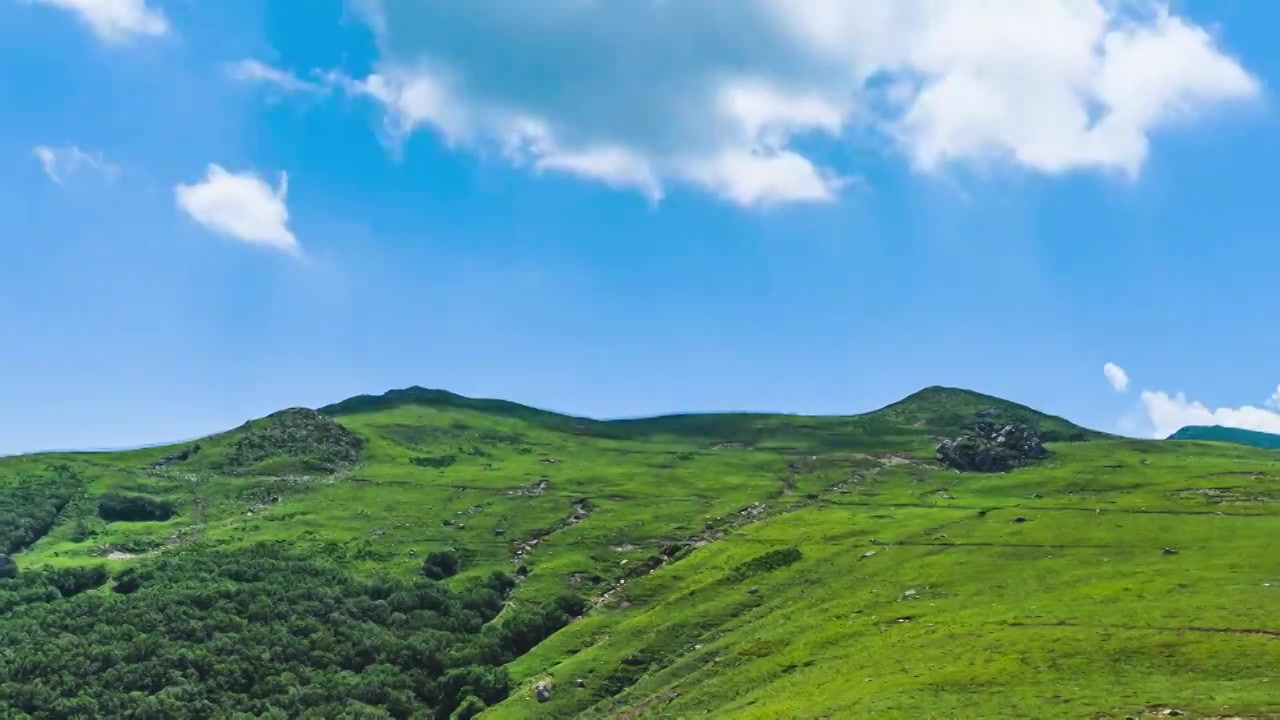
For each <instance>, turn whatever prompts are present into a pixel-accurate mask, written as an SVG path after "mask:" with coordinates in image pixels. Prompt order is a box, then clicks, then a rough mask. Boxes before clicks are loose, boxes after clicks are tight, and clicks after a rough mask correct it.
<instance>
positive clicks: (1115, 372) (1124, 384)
mask: <svg viewBox="0 0 1280 720" xmlns="http://www.w3.org/2000/svg"><path fill="white" fill-rule="evenodd" d="M1102 374H1103V375H1106V376H1107V382H1109V383H1111V387H1112V388H1114V389H1115V391H1116V392H1119V393H1122V392H1125V391H1126V390H1128V389H1129V373H1126V372H1125V371H1124V368H1122V367H1120V366H1119V365H1116V364H1115V363H1107V364H1106V365H1103V366H1102Z"/></svg>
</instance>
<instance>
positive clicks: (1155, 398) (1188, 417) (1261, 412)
mask: <svg viewBox="0 0 1280 720" xmlns="http://www.w3.org/2000/svg"><path fill="white" fill-rule="evenodd" d="M1277 392H1280V388H1277ZM1142 405H1143V407H1144V408H1145V409H1146V412H1147V418H1148V419H1149V420H1150V422H1151V427H1152V428H1153V430H1154V436H1155V437H1158V438H1164V437H1168V436H1169V435H1171V434H1173V433H1175V432H1177V431H1178V430H1181V429H1182V428H1184V427H1186V426H1188V425H1221V426H1223V427H1232V428H1240V429H1243V430H1258V431H1261V432H1269V433H1277V434H1280V413H1275V412H1272V411H1270V410H1267V409H1266V408H1260V407H1254V406H1252V405H1245V406H1243V407H1238V408H1212V409H1211V408H1209V407H1208V406H1206V405H1205V404H1204V403H1201V402H1196V401H1193V400H1188V399H1187V396H1186V395H1185V394H1183V393H1177V394H1175V395H1169V394H1168V393H1164V392H1152V391H1149V390H1144V391H1143V393H1142Z"/></svg>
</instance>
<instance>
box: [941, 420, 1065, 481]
mask: <svg viewBox="0 0 1280 720" xmlns="http://www.w3.org/2000/svg"><path fill="white" fill-rule="evenodd" d="M1048 454H1049V451H1048V450H1046V449H1045V447H1044V443H1043V440H1042V438H1041V436H1040V433H1039V431H1037V430H1036V429H1035V428H1033V427H1031V426H1030V425H1028V424H1026V423H1023V422H1017V421H1009V422H1000V421H997V419H996V415H995V413H994V412H993V411H989V410H984V411H981V412H979V413H978V414H977V416H976V418H975V420H974V423H973V425H972V427H971V428H970V431H969V432H968V433H966V434H964V435H961V436H960V437H957V438H952V439H949V440H943V441H942V443H941V444H939V445H938V448H937V458H938V462H941V463H942V464H944V465H946V466H948V467H951V468H954V469H956V470H961V471H964V472H1005V471H1008V470H1012V469H1013V468H1015V467H1019V466H1021V465H1026V464H1028V463H1030V462H1033V461H1035V460H1039V459H1041V458H1044V457H1046V456H1047V455H1048Z"/></svg>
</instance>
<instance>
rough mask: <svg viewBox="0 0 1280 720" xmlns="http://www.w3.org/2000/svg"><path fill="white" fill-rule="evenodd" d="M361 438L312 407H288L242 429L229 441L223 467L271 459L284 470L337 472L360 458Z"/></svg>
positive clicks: (235, 468)
mask: <svg viewBox="0 0 1280 720" xmlns="http://www.w3.org/2000/svg"><path fill="white" fill-rule="evenodd" d="M363 447H364V441H363V440H361V439H360V436H358V435H356V434H355V433H353V432H351V431H350V430H348V429H346V428H344V427H342V426H341V425H339V424H338V423H336V422H334V421H333V419H332V418H330V417H329V416H327V415H324V414H323V413H319V412H316V411H315V410H308V409H306V408H291V409H289V410H281V411H280V412H278V413H275V414H274V415H270V416H268V417H266V418H263V419H262V420H260V421H257V422H255V423H252V424H250V425H248V426H247V427H245V428H244V429H243V434H242V435H241V436H240V437H239V438H238V439H237V440H236V441H235V442H234V443H232V445H231V447H230V448H229V451H228V453H227V457H226V462H225V464H224V469H225V470H228V471H231V472H246V471H252V470H254V469H257V468H254V466H255V465H258V464H259V463H264V462H267V461H270V462H271V463H272V464H273V465H279V467H272V468H270V469H271V470H272V471H275V472H274V473H273V474H279V473H280V472H284V471H301V472H337V471H338V470H342V469H345V468H349V467H351V466H352V465H354V464H355V463H356V461H358V460H359V459H360V451H361V449H362V448H363Z"/></svg>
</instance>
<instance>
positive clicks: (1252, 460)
mask: <svg viewBox="0 0 1280 720" xmlns="http://www.w3.org/2000/svg"><path fill="white" fill-rule="evenodd" d="M991 405H997V406H999V407H1001V408H1002V410H1004V411H1005V412H1007V413H1010V414H1015V415H1019V416H1023V417H1027V418H1029V419H1031V420H1033V421H1035V422H1037V424H1039V425H1041V427H1042V428H1043V429H1045V430H1046V431H1049V432H1050V433H1051V434H1053V435H1054V436H1055V437H1060V438H1064V439H1065V438H1068V437H1088V438H1091V439H1093V438H1098V437H1100V436H1098V435H1097V434H1087V433H1086V434H1082V432H1081V431H1080V429H1079V428H1075V427H1074V426H1071V425H1070V424H1069V423H1067V422H1066V421H1064V420H1062V419H1060V418H1052V417H1049V416H1043V415H1039V414H1035V413H1032V412H1031V411H1029V410H1026V409H1025V408H1020V407H1018V406H1012V405H1009V404H1007V403H1003V401H999V400H995V399H993V398H987V397H984V396H979V395H976V394H973V393H965V392H962V391H954V390H947V389H942V388H931V389H929V390H925V391H922V392H921V393H917V394H916V395H914V396H912V397H911V398H908V399H907V400H904V401H902V402H900V403H897V404H895V405H893V406H890V407H888V408H885V409H884V410H881V411H878V412H876V413H870V414H867V415H862V416H853V417H844V418H808V417H792V416H776V415H714V416H673V417H667V418H656V419H650V420H635V421H614V422H599V421H593V420H584V419H580V418H568V417H565V416H560V415H555V414H553V413H545V412H541V411H536V410H532V409H530V408H523V407H522V406H518V405H514V404H510V403H502V402H499V401H475V400H469V399H466V398H459V397H458V396H453V395H448V394H445V393H439V392H438V391H426V390H421V389H412V390H409V391H401V392H400V393H399V394H396V395H391V396H389V397H388V396H383V397H379V398H359V399H355V400H353V401H349V402H347V403H341V404H339V405H337V406H330V407H329V408H326V409H325V410H326V412H329V413H331V414H333V415H334V416H335V417H336V418H337V419H338V420H339V421H340V422H341V423H342V424H343V425H344V426H346V427H347V428H349V429H351V430H353V431H355V432H356V433H358V434H360V435H361V436H362V437H363V438H364V439H365V442H366V447H365V456H364V461H363V462H362V464H361V465H360V466H359V467H357V468H355V469H354V470H352V471H350V472H344V473H339V474H337V475H334V476H305V475H303V476H290V475H288V474H287V468H283V467H277V468H274V469H273V470H272V472H279V473H284V474H282V475H277V476H231V475H226V474H222V473H220V472H218V471H217V460H218V458H219V457H222V455H223V454H224V451H225V448H226V446H227V444H228V443H230V442H232V441H233V440H234V438H235V437H236V434H235V431H233V432H232V433H230V434H228V435H226V436H222V437H218V438H212V439H210V440H207V441H203V442H202V445H203V446H204V447H205V450H203V451H202V453H201V454H199V455H197V456H194V457H193V458H192V459H191V460H189V461H187V462H184V463H178V464H175V465H174V466H171V467H169V468H166V469H164V470H160V471H146V470H145V468H146V467H147V466H148V465H149V464H150V463H152V462H155V461H156V460H158V459H159V458H161V457H163V456H165V455H167V454H170V453H172V452H173V451H174V448H157V449H148V450H140V451H133V452H129V453H114V454H93V455H59V456H35V457H26V458H15V459H8V460H3V461H0V480H4V479H7V480H8V481H10V482H16V481H21V480H22V479H23V478H24V477H30V476H32V475H33V474H35V473H39V472H44V470H43V468H45V467H47V466H48V465H50V464H51V463H66V464H67V465H69V466H71V467H72V468H74V469H75V470H76V471H77V472H78V473H79V475H80V477H82V478H84V479H85V480H86V482H87V485H86V492H87V495H88V496H90V497H91V496H95V495H98V494H101V493H103V492H107V491H130V492H145V493H147V494H150V495H155V496H160V497H164V498H167V499H169V500H172V501H173V502H175V503H176V504H177V505H178V506H179V510H180V515H179V516H178V517H176V518H174V519H173V520H169V521H166V522H163V523H112V524H110V525H105V526H103V525H101V524H100V523H99V525H98V526H97V528H96V529H98V530H99V534H98V535H96V536H94V537H91V538H89V539H87V540H82V541H79V542H76V541H75V540H74V539H73V537H72V536H73V532H74V526H75V525H76V520H77V517H78V514H79V515H83V514H85V513H86V512H89V511H91V508H92V503H91V502H90V500H89V499H88V498H86V499H83V500H81V501H79V502H73V503H72V504H71V505H69V506H68V509H67V510H65V511H64V516H65V517H63V518H62V520H61V522H60V523H59V524H58V525H57V526H55V528H54V530H53V531H52V532H51V533H50V534H49V535H48V536H47V537H46V538H44V539H43V540H41V541H40V542H38V543H36V545H35V546H34V547H33V548H31V549H30V550H28V551H27V552H25V553H22V554H21V555H19V556H18V560H19V562H20V563H21V564H22V565H24V566H31V565H36V564H42V563H55V564H70V563H86V562H101V559H100V558H101V554H102V553H103V552H104V551H105V550H107V549H109V548H111V547H118V546H122V545H123V546H128V547H132V548H135V549H139V550H141V549H145V548H146V547H149V546H155V547H157V548H161V549H162V548H163V547H165V546H168V545H172V544H176V543H182V542H206V543H213V544H221V545H223V546H228V547H230V546H235V545H240V544H244V543H249V542H255V541H258V540H263V539H286V540H289V541H291V542H292V543H294V544H295V545H296V546H297V547H299V548H303V549H306V548H314V549H315V550H316V551H317V552H320V551H323V552H325V554H326V555H327V556H329V557H333V558H335V559H336V561H338V562H341V563H343V564H345V565H348V566H350V567H353V568H357V569H363V570H369V571H374V570H390V571H392V572H395V573H399V574H404V575H408V574H412V573H414V572H415V571H416V570H417V567H418V565H419V564H420V562H421V558H422V557H423V556H424V555H425V554H426V552H428V551H430V550H434V549H439V548H441V547H446V546H451V547H455V548H458V549H460V550H462V551H463V552H464V554H465V555H466V556H467V557H469V558H470V559H469V562H468V563H467V566H466V567H467V572H469V573H481V572H487V571H489V570H492V569H495V568H502V569H508V570H509V569H510V568H512V567H513V565H514V562H513V550H514V548H513V543H514V542H515V541H518V540H525V539H531V538H535V537H540V538H541V540H540V542H539V543H537V544H536V546H534V547H533V548H532V551H531V552H530V553H529V555H528V556H527V557H526V558H524V559H523V563H524V564H525V565H527V566H528V567H529V568H530V569H531V570H532V572H531V573H530V574H529V576H528V578H527V580H526V581H525V582H524V583H523V584H522V586H521V587H520V589H519V591H518V593H517V596H516V602H517V603H523V602H531V601H533V600H535V599H537V598H540V597H542V596H545V595H547V594H549V593H551V592H553V591H559V590H562V589H564V588H565V587H573V588H575V589H577V590H578V591H579V592H582V593H584V594H591V595H596V594H600V593H604V592H605V591H607V590H609V589H610V587H612V584H613V582H615V581H616V580H617V579H619V578H622V577H624V576H625V575H626V574H627V573H628V572H629V571H631V570H632V569H633V568H636V567H638V566H643V564H644V563H645V562H646V561H648V560H650V559H651V558H653V557H654V556H655V555H656V554H657V553H658V552H659V551H660V550H661V549H662V548H663V547H665V546H670V545H671V544H672V543H676V542H680V541H685V540H689V539H695V538H697V539H716V538H717V537H718V535H719V534H720V533H721V532H725V531H728V530H731V526H732V525H734V524H737V523H742V528H741V529H739V530H737V531H729V532H727V534H726V535H725V537H723V538H722V539H716V541H715V542H711V543H710V544H707V545H705V546H704V547H701V548H699V549H697V550H694V551H693V552H691V553H688V554H687V556H686V555H684V554H683V553H682V554H681V556H680V557H681V559H679V560H678V561H675V562H670V563H668V564H666V565H665V566H663V567H661V568H659V569H658V570H657V571H655V572H653V573H652V574H649V575H647V576H643V577H639V578H638V579H634V580H630V581H628V582H627V583H626V584H625V585H623V586H622V587H621V588H619V589H617V590H614V591H613V592H610V593H608V595H607V596H606V599H605V601H604V602H603V603H602V604H601V605H600V606H599V607H598V608H597V609H596V610H595V611H593V612H592V613H591V614H590V615H588V617H587V618H585V619H584V620H582V621H580V622H578V623H575V624H574V625H572V626H570V627H569V628H567V629H565V630H563V631H561V633H559V634H557V635H556V636H554V637H553V638H552V639H551V640H549V641H547V642H545V643H543V644H542V645H541V646H539V647H538V648H536V649H535V650H534V651H533V652H532V653H530V654H529V655H527V656H526V657H524V658H522V659H521V660H519V661H518V662H517V663H515V665H514V666H513V667H512V671H513V672H514V673H515V674H516V675H517V677H519V678H522V679H523V680H524V681H525V682H526V692H522V693H517V695H515V696H513V697H512V698H511V699H510V700H508V701H507V702H506V703H504V704H503V705H502V706H500V707H498V708H496V709H494V710H493V711H491V712H490V713H488V714H486V717H489V716H492V717H499V718H501V717H519V718H524V717H548V718H553V717H554V718H564V717H574V716H579V715H580V716H585V717H612V716H616V715H618V714H619V713H623V712H625V711H628V710H632V709H636V708H645V709H647V714H646V717H684V716H689V715H694V714H698V715H701V714H704V713H706V712H710V713H711V714H713V715H718V716H724V717H762V718H763V717H769V718H775V717H816V716H820V715H821V714H823V713H826V714H829V715H831V716H832V717H847V716H850V715H851V714H852V715H855V716H859V715H866V714H872V713H875V714H877V715H878V716H900V717H977V716H987V717H992V716H1004V717H1008V716H1044V715H1049V714H1052V715H1054V716H1055V717H1056V716H1066V717H1091V716H1093V714H1094V713H1099V712H1101V713H1111V712H1116V713H1119V714H1120V715H1123V714H1124V712H1133V711H1136V710H1139V709H1141V708H1142V707H1144V706H1146V705H1152V704H1157V703H1168V704H1173V705H1178V706H1180V707H1186V708H1192V709H1195V710H1198V711H1200V712H1203V713H1209V712H1216V711H1218V710H1219V709H1220V706H1222V705H1230V706H1231V708H1232V710H1234V711H1236V712H1246V711H1247V712H1253V713H1263V712H1275V713H1280V703H1277V702H1275V701H1273V700H1271V699H1270V698H1269V696H1268V693H1267V692H1266V690H1267V689H1268V687H1269V686H1268V685H1267V684H1265V683H1266V679H1267V675H1268V674H1273V668H1274V667H1275V666H1276V661H1277V660H1280V652H1278V651H1277V649H1276V648H1278V647H1280V646H1277V645H1276V640H1275V639H1274V638H1271V637H1266V636H1262V635H1256V634H1254V635H1251V634H1229V633H1213V632H1205V631H1200V630H1189V629H1188V628H1192V627H1203V628H1236V629H1259V628H1267V627H1268V622H1269V621H1270V618H1274V617H1275V616H1276V611H1277V610H1280V595H1277V593H1280V567H1278V565H1280V562H1277V560H1275V559H1273V556H1274V553H1271V552H1269V551H1268V548H1269V543H1268V540H1269V539H1270V536H1271V535H1273V534H1274V530H1275V528H1276V527H1277V523H1276V521H1275V518H1274V515H1273V514H1272V511H1271V506H1270V505H1269V504H1268V503H1267V501H1269V500H1273V499H1275V493H1276V492H1277V490H1280V487H1277V485H1276V478H1277V477H1278V476H1280V463H1277V461H1276V456H1275V455H1274V454H1273V453H1265V452H1262V451H1256V450H1252V449H1249V448H1237V447H1230V446H1222V445H1214V444H1203V443H1133V442H1124V441H1116V440H1104V441H1101V442H1091V443H1083V444H1081V443H1062V444H1059V445H1057V446H1055V450H1057V455H1056V456H1055V457H1054V458H1053V459H1052V461H1051V463H1050V464H1049V465H1047V466H1043V467H1038V468H1029V469H1026V470H1021V471H1018V472H1015V473H1011V474H1007V475H996V476H973V475H960V474H956V473H950V472H944V471H941V470H937V469H935V468H932V467H930V464H929V463H928V462H927V460H928V458H929V456H930V455H931V448H932V445H931V440H930V438H931V437H934V436H937V435H946V434H951V433H953V432H955V431H956V430H957V429H958V427H959V426H960V425H962V424H963V423H964V422H965V421H966V420H967V418H968V417H970V416H971V415H972V413H973V412H974V411H976V410H977V409H979V408H981V407H986V406H991ZM726 443H745V444H747V446H746V447H738V446H733V445H731V446H727V447H725V446H724V445H725V444H726ZM448 456H452V457H453V458H454V459H455V461H454V463H453V464H451V465H449V466H448V467H444V468H441V469H436V468H431V467H422V466H420V465H415V464H413V463H412V462H410V460H411V459H412V458H424V457H426V458H444V457H448ZM1142 460H1147V463H1146V464H1144V463H1142V462H1141V461H1142ZM553 461H554V462H553ZM1223 473H1241V474H1223ZM543 480H546V481H547V485H546V487H545V489H544V490H542V491H541V492H539V491H537V490H536V489H535V488H537V487H538V484H539V483H540V481H543ZM840 484H843V487H841V488H840V489H832V488H833V486H837V485H840ZM1208 488H1217V489H1219V490H1220V491H1219V492H1216V493H1212V494H1205V493H1197V492H1193V491H1197V490H1204V489H1208ZM1227 489H1230V490H1227ZM1036 495H1039V496H1042V497H1039V498H1037V497H1036ZM272 500H276V501H275V502H272ZM575 503H578V506H579V507H583V508H586V511H587V515H586V518H585V519H583V520H581V521H580V522H577V523H574V524H571V522H570V521H571V518H572V517H573V515H574V513H575ZM754 503H760V504H762V505H763V506H764V508H763V509H762V510H759V511H752V512H751V513H749V516H750V517H744V516H743V515H741V514H740V511H743V510H744V509H746V508H749V507H752V506H753V504H754ZM1210 503H1215V504H1210ZM200 507H203V508H204V510H203V518H201V513H200V511H199V510H198V508H200ZM1099 509H1100V510H1102V512H1101V513H1098V512H1096V510H1099ZM982 510H987V511H988V512H987V513H986V514H985V516H979V512H980V511H982ZM756 512H759V515H760V517H759V519H756V520H755V522H751V523H747V522H746V521H747V520H748V519H752V518H754V517H755V513H756ZM1215 513H1222V514H1215ZM1015 516H1023V517H1026V518H1029V520H1030V521H1029V522H1026V523H1013V522H1012V520H1013V518H1014V517H1015ZM201 519H203V522H201ZM447 520H448V521H452V524H445V521H447ZM944 536H945V537H944ZM872 539H875V540H876V542H877V543H880V544H872ZM883 543H890V545H888V546H885V545H883ZM1165 546H1176V547H1177V548H1178V549H1179V551H1180V552H1179V554H1177V555H1165V554H1163V553H1162V548H1163V547H1165ZM787 547H795V548H798V549H800V550H801V552H802V554H803V557H802V559H801V560H800V561H799V562H796V563H795V564H792V565H789V566H787V567H783V568H780V569H777V570H774V571H771V572H763V573H760V574H757V575H755V576H752V577H747V578H735V577H731V575H732V573H733V569H734V568H735V567H737V566H739V565H740V564H742V563H743V562H745V561H748V560H750V559H751V558H753V557H757V556H759V555H761V554H763V553H766V552H768V551H771V550H776V549H779V548H787ZM870 550H875V551H876V553H877V554H876V555H874V556H871V557H868V558H865V559H864V558H863V557H862V556H863V554H864V553H866V552H868V551H870ZM109 562H111V563H112V564H115V565H121V564H125V563H131V562H139V560H136V559H127V560H113V561H109ZM1265 583H1272V584H1274V585H1276V587H1274V588H1273V587H1268V586H1266V585H1265ZM752 588H755V592H751V589H752ZM911 590H914V591H915V592H914V593H908V591H911ZM903 617H910V618H911V619H910V620H909V621H905V622H897V620H898V619H899V618H903ZM544 678H552V679H554V681H555V683H556V689H555V691H554V692H553V696H552V700H551V702H548V703H545V704H537V703H534V702H533V700H532V699H531V697H530V696H531V693H530V692H528V691H527V690H528V688H531V687H532V684H533V683H535V682H537V681H538V680H541V679H544ZM579 679H580V680H581V687H579V686H578V683H577V682H576V681H578V680H579ZM615 693H617V694H616V696H614V695H615Z"/></svg>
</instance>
